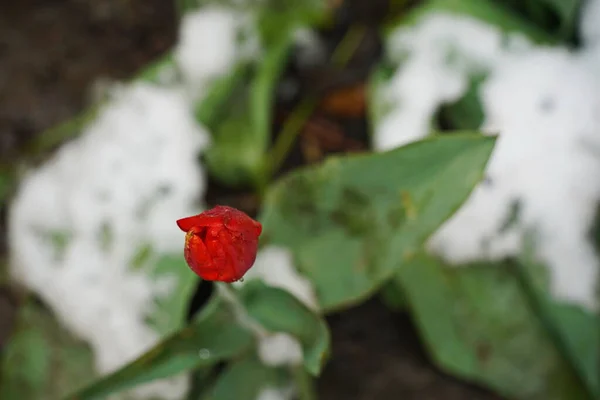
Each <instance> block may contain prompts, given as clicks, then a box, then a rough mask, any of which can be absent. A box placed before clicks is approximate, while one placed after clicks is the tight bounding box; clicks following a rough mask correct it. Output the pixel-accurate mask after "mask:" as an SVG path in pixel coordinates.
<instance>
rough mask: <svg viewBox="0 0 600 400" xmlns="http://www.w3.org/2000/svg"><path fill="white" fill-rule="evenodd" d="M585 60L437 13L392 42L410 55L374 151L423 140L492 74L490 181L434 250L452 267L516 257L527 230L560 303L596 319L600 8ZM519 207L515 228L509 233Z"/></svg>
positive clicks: (391, 92) (589, 17) (387, 91)
mask: <svg viewBox="0 0 600 400" xmlns="http://www.w3.org/2000/svg"><path fill="white" fill-rule="evenodd" d="M588 9H589V10H590V12H589V13H585V12H584V15H585V16H586V20H584V22H583V32H582V36H583V38H584V45H585V46H584V48H583V49H582V50H580V51H579V52H577V53H574V52H570V51H568V50H567V49H565V48H560V47H553V48H550V47H538V46H533V45H531V44H530V43H528V42H527V40H526V39H525V38H519V37H517V36H512V38H511V40H510V41H509V43H508V45H506V44H503V43H506V42H505V41H504V40H503V39H502V35H501V33H500V32H499V31H498V30H497V28H495V27H492V26H489V25H486V24H484V23H482V22H480V21H477V20H474V19H470V18H467V17H459V16H456V15H446V14H431V15H428V16H427V17H426V18H424V19H423V20H422V21H421V22H420V23H419V24H417V25H416V26H414V27H411V28H404V29H399V30H397V31H396V32H394V33H393V34H392V37H391V38H390V41H389V46H388V52H389V53H390V58H393V56H394V55H397V56H399V57H404V56H407V57H408V58H407V61H406V62H405V63H403V64H402V65H401V67H400V68H399V69H398V71H397V72H396V74H395V75H394V76H393V77H392V79H391V83H390V85H389V87H388V88H384V89H382V94H383V95H384V96H385V99H386V101H387V102H388V103H389V104H390V105H391V107H392V111H391V112H390V113H389V114H387V115H386V116H384V118H383V119H382V120H381V121H380V122H379V124H378V126H377V129H376V132H375V138H374V143H375V146H376V147H377V148H378V149H379V150H386V149H389V148H394V147H397V146H401V145H404V144H406V143H409V142H412V141H414V140H418V139H421V138H423V137H425V136H426V135H428V134H429V132H430V121H431V119H432V118H433V116H434V113H435V112H436V110H437V109H438V108H439V107H440V106H441V105H442V104H443V103H446V102H452V101H455V100H458V99H459V98H460V97H461V96H462V95H463V94H464V93H465V91H466V89H467V83H468V79H469V77H472V76H473V75H474V74H478V73H482V72H483V73H487V74H488V75H487V78H486V80H485V81H484V83H483V85H482V87H481V89H480V96H481V99H482V103H483V107H484V112H485V121H484V124H483V126H482V129H483V130H484V131H485V132H486V133H487V134H490V135H494V134H499V139H498V142H497V146H496V148H495V150H494V152H493V154H492V157H491V159H490V161H489V164H488V167H487V171H486V173H487V177H488V179H487V180H486V182H484V183H481V184H480V185H479V186H478V187H477V188H476V189H475V191H474V192H473V194H472V195H471V197H470V198H469V199H468V201H467V202H466V203H465V204H464V205H463V207H462V208H461V209H460V210H459V211H458V212H457V213H456V214H455V215H454V216H453V217H452V218H451V219H450V220H449V221H447V222H446V224H444V225H443V226H442V227H441V228H440V230H439V231H438V232H437V233H436V234H435V235H434V236H433V237H432V238H431V240H430V242H429V243H428V246H429V249H430V250H431V251H432V252H434V253H436V254H439V255H441V256H443V258H444V259H445V260H446V261H448V262H450V263H451V264H462V263H465V262H468V261H475V260H497V259H500V258H503V257H505V256H507V255H510V254H516V253H518V252H519V251H520V250H521V248H522V239H523V234H524V231H525V230H529V229H535V230H536V232H537V235H538V237H537V247H536V254H537V256H538V258H539V259H540V260H541V261H543V262H544V263H545V264H546V265H547V266H548V267H549V271H550V276H551V291H552V293H553V295H554V296H555V297H556V298H557V299H558V300H560V301H566V302H570V303H575V304H579V305H581V306H583V307H586V308H588V309H595V308H596V307H597V305H598V304H597V301H596V298H595V289H596V282H597V280H598V279H597V278H598V269H599V267H598V258H597V256H596V254H595V251H594V248H593V246H592V244H591V242H590V241H589V239H588V235H589V231H590V229H591V224H592V221H593V218H594V216H595V212H596V207H597V204H598V200H600V79H599V77H598V76H597V73H596V72H597V71H598V69H599V68H600V46H599V45H598V41H599V40H600V36H598V32H597V31H598V29H597V27H598V25H600V5H599V2H598V1H591V2H589V4H588ZM515 202H518V204H519V205H520V214H519V215H520V221H519V223H518V224H516V225H515V226H513V227H512V228H510V229H508V230H507V231H505V232H502V233H500V232H499V231H500V228H501V227H502V225H503V224H504V222H505V221H506V219H507V218H508V216H509V213H510V210H511V208H512V207H513V206H514V204H515Z"/></svg>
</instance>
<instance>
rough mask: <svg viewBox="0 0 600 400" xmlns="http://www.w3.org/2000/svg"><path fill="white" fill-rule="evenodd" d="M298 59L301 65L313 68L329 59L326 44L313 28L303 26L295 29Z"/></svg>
mask: <svg viewBox="0 0 600 400" xmlns="http://www.w3.org/2000/svg"><path fill="white" fill-rule="evenodd" d="M294 44H295V45H296V47H297V48H296V60H297V63H298V65H299V66H300V67H302V68H311V67H316V66H318V65H321V64H322V63H324V62H326V61H327V51H326V49H325V44H324V43H323V40H322V39H321V38H320V37H319V35H318V34H317V33H316V32H315V31H314V30H312V29H309V28H307V27H301V28H298V29H296V30H295V31H294Z"/></svg>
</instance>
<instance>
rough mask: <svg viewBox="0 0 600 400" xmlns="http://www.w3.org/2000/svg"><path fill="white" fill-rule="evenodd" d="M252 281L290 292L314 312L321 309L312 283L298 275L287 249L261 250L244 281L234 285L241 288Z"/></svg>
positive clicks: (271, 248) (268, 248) (272, 248)
mask: <svg viewBox="0 0 600 400" xmlns="http://www.w3.org/2000/svg"><path fill="white" fill-rule="evenodd" d="M252 279H261V280H262V281H263V282H264V283H265V284H267V285H269V286H273V287H277V288H281V289H284V290H286V291H288V292H289V293H291V294H292V295H294V296H296V298H297V299H298V300H300V301H301V302H303V303H304V304H305V305H306V306H307V307H309V308H311V309H312V310H317V309H318V308H319V306H318V302H317V297H316V294H315V291H314V288H313V286H312V283H311V282H310V281H309V280H308V279H307V278H305V277H303V276H302V275H300V274H299V273H298V271H297V270H296V268H295V267H294V261H293V258H292V254H291V253H290V251H289V250H288V249H286V248H283V247H276V246H268V247H265V248H263V249H261V250H260V251H259V252H258V255H257V256H256V261H255V262H254V265H253V266H252V268H250V270H249V271H248V272H247V273H246V275H245V276H244V281H243V282H240V281H238V282H235V283H234V284H233V285H234V286H237V287H241V286H243V285H244V284H245V283H246V282H249V281H250V280H252Z"/></svg>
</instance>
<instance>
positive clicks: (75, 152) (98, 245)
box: [9, 83, 208, 398]
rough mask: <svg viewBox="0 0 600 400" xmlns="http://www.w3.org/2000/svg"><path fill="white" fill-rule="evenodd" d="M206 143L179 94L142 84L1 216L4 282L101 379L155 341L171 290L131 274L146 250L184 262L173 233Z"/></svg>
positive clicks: (117, 99) (34, 178) (198, 175)
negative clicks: (43, 307) (41, 306)
mask: <svg viewBox="0 0 600 400" xmlns="http://www.w3.org/2000/svg"><path fill="white" fill-rule="evenodd" d="M207 142H208V140H207V135H206V133H205V132H204V131H203V130H202V129H201V128H199V127H198V125H197V124H196V122H195V121H194V118H193V113H192V110H191V109H190V106H189V104H188V102H187V100H186V98H185V96H184V95H183V94H182V92H181V91H180V90H178V89H171V88H160V87H155V86H152V85H149V84H145V83H139V84H135V85H132V86H130V87H127V88H123V89H119V90H116V92H115V94H114V98H112V99H111V101H110V102H109V104H108V105H107V106H106V107H105V108H104V109H103V110H102V111H101V113H100V115H99V116H98V117H97V119H96V120H95V121H94V122H92V123H91V124H90V125H89V126H88V128H87V129H85V131H84V132H83V133H82V135H81V137H80V138H78V139H76V140H74V141H72V142H70V143H67V144H65V145H64V146H63V147H62V148H61V149H60V150H59V151H58V152H57V153H56V154H55V155H54V156H53V157H52V158H51V159H50V160H48V161H47V162H46V163H45V164H44V165H43V166H42V167H40V168H39V169H38V170H36V171H33V172H32V173H30V174H29V175H27V176H26V177H25V178H24V179H23V180H22V182H21V186H20V189H19V192H18V193H17V195H16V197H15V199H14V201H13V203H12V207H11V212H10V214H9V246H10V254H11V274H12V276H13V278H15V279H16V280H18V281H19V282H21V283H23V284H24V285H26V286H27V287H28V288H30V289H33V290H34V291H35V292H37V293H38V294H39V295H40V296H41V298H42V299H43V300H44V301H45V302H46V303H47V304H48V305H49V306H50V307H51V308H52V309H53V310H54V311H55V313H56V314H57V316H58V317H59V319H60V320H61V321H62V322H63V323H64V325H65V326H66V327H67V328H68V329H70V330H71V331H72V332H74V333H75V334H76V335H78V336H79V337H81V338H82V339H84V340H86V341H87V342H89V343H90V345H91V347H92V349H93V351H94V354H95V362H96V366H97V369H98V372H100V373H108V372H111V371H113V370H115V369H116V368H118V367H120V366H122V365H123V364H124V363H126V362H128V361H131V360H132V359H134V358H135V357H137V356H139V355H140V354H141V353H143V352H144V351H146V350H148V349H149V348H150V347H151V346H152V345H154V344H155V343H156V341H157V340H158V339H159V336H158V334H157V333H156V332H154V331H153V330H152V329H151V328H150V327H148V326H147V325H146V324H145V322H144V317H145V316H146V315H148V314H149V313H150V312H152V310H153V298H154V297H156V296H158V295H160V294H164V293H165V292H169V291H172V290H173V283H174V282H173V280H172V279H164V280H159V281H153V280H151V279H150V278H149V277H148V276H147V275H146V274H145V273H144V272H143V271H132V270H131V269H130V268H129V264H130V261H131V260H132V258H133V257H134V255H135V253H136V251H138V249H139V247H140V245H142V244H144V243H148V244H149V245H150V246H151V247H152V248H153V249H154V250H156V251H158V252H160V253H163V254H164V253H173V254H179V253H181V248H182V243H183V242H182V235H181V232H180V231H179V230H178V229H177V227H176V226H175V225H174V224H175V222H174V221H175V220H176V219H178V218H180V217H182V216H185V215H193V214H195V213H197V212H198V209H197V207H196V206H195V203H196V201H197V199H198V196H199V195H200V194H201V193H203V191H204V190H205V178H204V175H203V173H202V171H201V170H200V167H199V165H198V161H197V157H198V154H199V152H200V151H201V149H202V148H203V147H204V146H205V145H206V144H207ZM53 237H54V239H52V238H53ZM61 238H62V239H61ZM59 239H60V240H59ZM58 241H62V242H63V244H64V245H59V243H58ZM183 379H184V380H182V379H176V380H169V381H165V382H162V383H160V382H159V383H154V384H152V385H153V386H151V388H152V389H151V391H152V394H153V395H156V396H163V397H165V398H177V397H179V396H180V394H182V393H183V392H184V391H185V387H186V385H185V378H183ZM148 388H149V387H146V388H144V387H142V388H140V391H141V392H140V393H142V392H144V391H148V390H149V389H148Z"/></svg>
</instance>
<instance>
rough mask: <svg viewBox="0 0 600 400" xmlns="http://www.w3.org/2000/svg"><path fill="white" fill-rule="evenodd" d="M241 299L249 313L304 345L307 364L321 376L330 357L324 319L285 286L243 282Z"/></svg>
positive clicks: (267, 326)
mask: <svg viewBox="0 0 600 400" xmlns="http://www.w3.org/2000/svg"><path fill="white" fill-rule="evenodd" d="M240 295H241V299H242V302H243V303H244V305H245V306H246V309H247V311H248V314H249V315H250V316H251V317H252V318H253V319H255V320H256V321H258V322H259V323H260V324H261V325H262V326H263V327H264V328H266V329H267V330H269V331H272V332H285V333H289V334H291V335H293V336H294V337H296V338H297V339H298V340H299V342H300V344H301V345H302V350H303V354H304V366H305V367H306V369H307V370H308V372H310V373H311V374H312V375H318V374H319V373H320V372H321V369H322V368H323V365H324V363H325V361H326V360H327V358H328V356H329V345H330V343H329V342H330V337H329V330H328V329H327V325H326V323H325V321H324V320H323V319H322V318H321V317H320V316H319V315H317V314H316V313H314V312H313V311H311V310H310V309H308V308H307V307H306V306H305V305H304V304H302V303H301V302H300V301H299V300H298V299H296V297H294V296H293V295H291V294H290V293H288V292H286V291H285V290H282V289H277V288H273V287H270V286H267V285H265V284H264V283H262V282H261V281H251V282H248V283H247V284H246V285H244V287H243V290H242V291H241V294H240Z"/></svg>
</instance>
